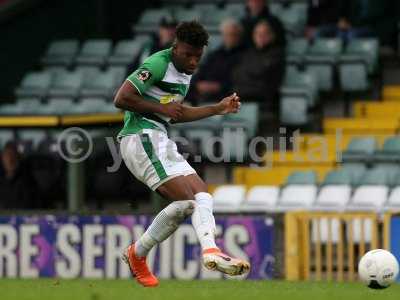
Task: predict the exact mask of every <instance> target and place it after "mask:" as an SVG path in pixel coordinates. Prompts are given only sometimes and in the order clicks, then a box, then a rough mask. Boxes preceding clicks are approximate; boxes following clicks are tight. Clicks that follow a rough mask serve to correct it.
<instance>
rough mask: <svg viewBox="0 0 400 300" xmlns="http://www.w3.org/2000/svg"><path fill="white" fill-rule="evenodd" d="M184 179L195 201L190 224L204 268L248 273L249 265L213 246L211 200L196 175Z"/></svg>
mask: <svg viewBox="0 0 400 300" xmlns="http://www.w3.org/2000/svg"><path fill="white" fill-rule="evenodd" d="M185 179H186V182H187V183H188V185H189V186H190V188H191V190H192V192H193V194H194V198H195V200H196V207H195V210H194V212H193V214H192V224H193V227H194V229H195V231H196V234H197V237H198V239H199V241H200V244H201V248H202V254H203V263H204V266H205V267H206V268H207V269H209V270H218V271H220V272H223V273H225V274H228V275H242V274H244V273H247V272H249V270H250V264H249V263H248V262H247V261H244V260H241V259H238V258H233V257H230V256H228V255H226V254H224V253H222V252H221V250H220V249H219V248H218V247H217V246H216V244H215V219H214V215H213V198H212V196H211V195H210V194H209V193H207V186H206V184H205V183H204V181H203V180H202V179H201V178H200V177H199V176H198V175H197V174H192V175H188V176H186V177H185Z"/></svg>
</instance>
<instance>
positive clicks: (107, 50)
mask: <svg viewBox="0 0 400 300" xmlns="http://www.w3.org/2000/svg"><path fill="white" fill-rule="evenodd" d="M111 48H112V41H111V40H108V39H91V40H87V41H86V42H84V43H83V45H82V49H81V51H80V52H79V55H78V56H77V58H76V60H75V63H76V64H77V65H93V66H103V65H104V64H105V63H106V61H107V58H108V56H109V55H110V54H111Z"/></svg>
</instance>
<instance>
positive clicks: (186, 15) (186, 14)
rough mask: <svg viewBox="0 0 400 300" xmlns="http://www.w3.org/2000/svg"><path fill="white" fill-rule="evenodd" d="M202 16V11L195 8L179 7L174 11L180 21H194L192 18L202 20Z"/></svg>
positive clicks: (175, 16)
mask: <svg viewBox="0 0 400 300" xmlns="http://www.w3.org/2000/svg"><path fill="white" fill-rule="evenodd" d="M201 17H202V16H201V12H200V11H196V10H194V9H186V8H182V9H177V10H176V11H174V18H175V19H176V20H177V21H178V22H183V21H192V20H197V21H200V20H201Z"/></svg>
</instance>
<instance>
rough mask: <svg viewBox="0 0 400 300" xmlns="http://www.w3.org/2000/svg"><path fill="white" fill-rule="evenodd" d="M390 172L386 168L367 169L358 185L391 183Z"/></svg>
mask: <svg viewBox="0 0 400 300" xmlns="http://www.w3.org/2000/svg"><path fill="white" fill-rule="evenodd" d="M389 179H390V178H389V176H388V172H387V170H386V169H384V168H374V169H370V170H367V171H366V172H365V173H364V174H363V175H362V176H361V177H360V179H359V181H358V182H357V185H389V183H390V180H389Z"/></svg>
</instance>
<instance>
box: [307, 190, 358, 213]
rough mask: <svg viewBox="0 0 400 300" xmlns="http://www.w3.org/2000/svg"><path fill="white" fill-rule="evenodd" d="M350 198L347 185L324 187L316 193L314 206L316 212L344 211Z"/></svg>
mask: <svg viewBox="0 0 400 300" xmlns="http://www.w3.org/2000/svg"><path fill="white" fill-rule="evenodd" d="M350 197H351V186H349V185H326V186H324V187H322V188H321V190H320V191H319V193H318V196H317V200H316V202H315V205H314V207H313V208H314V209H316V210H328V211H331V210H333V211H338V210H344V209H345V208H346V205H347V203H348V202H349V200H350Z"/></svg>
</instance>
